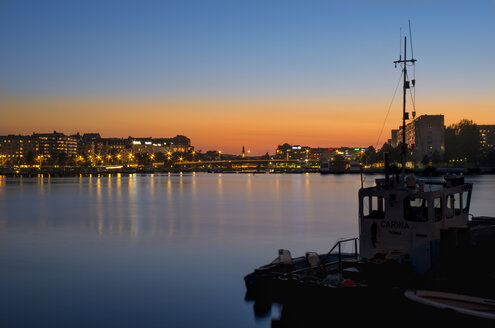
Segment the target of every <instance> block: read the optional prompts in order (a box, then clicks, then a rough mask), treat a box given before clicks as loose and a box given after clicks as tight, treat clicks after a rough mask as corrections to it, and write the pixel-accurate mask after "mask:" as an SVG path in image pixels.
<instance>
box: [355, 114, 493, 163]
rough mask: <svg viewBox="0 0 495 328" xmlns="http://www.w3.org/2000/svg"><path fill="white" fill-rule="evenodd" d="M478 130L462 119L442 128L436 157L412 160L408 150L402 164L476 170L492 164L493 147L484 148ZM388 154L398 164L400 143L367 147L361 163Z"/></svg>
mask: <svg viewBox="0 0 495 328" xmlns="http://www.w3.org/2000/svg"><path fill="white" fill-rule="evenodd" d="M492 133H493V132H492ZM482 140H483V139H482V136H481V132H480V129H479V127H478V125H477V124H476V123H474V122H473V121H471V120H467V119H462V120H461V121H460V122H459V123H454V124H451V125H449V126H447V127H446V128H445V151H444V152H443V154H440V152H438V151H436V150H435V151H434V152H433V154H432V155H431V156H426V155H425V156H424V157H423V158H415V154H414V150H413V149H410V148H408V149H407V155H406V161H407V162H413V163H415V166H416V167H419V166H421V165H422V166H429V165H432V166H446V167H467V168H468V167H480V166H494V165H495V149H494V147H493V145H491V146H487V145H484V144H483V143H482ZM385 152H388V153H389V154H390V158H391V162H392V163H400V162H401V152H402V143H400V144H398V145H397V147H392V145H390V144H389V143H385V144H384V145H383V146H382V148H381V149H380V150H378V151H377V150H376V149H375V148H374V147H373V146H369V147H368V149H367V150H366V152H364V154H363V156H362V158H361V162H362V163H363V164H364V165H373V164H377V163H382V162H383V158H384V157H383V156H384V153H385Z"/></svg>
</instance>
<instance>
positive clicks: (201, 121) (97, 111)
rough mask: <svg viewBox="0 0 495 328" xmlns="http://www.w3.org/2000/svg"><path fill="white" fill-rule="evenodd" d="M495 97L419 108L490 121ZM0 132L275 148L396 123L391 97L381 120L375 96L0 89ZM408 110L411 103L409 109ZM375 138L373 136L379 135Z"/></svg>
mask: <svg viewBox="0 0 495 328" xmlns="http://www.w3.org/2000/svg"><path fill="white" fill-rule="evenodd" d="M494 103H495V102H494V99H474V100H473V99H469V100H466V99H462V100H456V99H454V100H452V99H451V100H447V101H445V100H443V99H427V100H425V99H422V100H421V104H419V103H418V104H417V106H416V111H417V115H424V114H431V115H433V114H444V115H445V124H446V125H450V124H452V123H456V122H458V121H459V120H461V119H463V118H467V119H470V120H473V121H474V122H475V123H478V124H495V120H494V119H493V114H492V113H493V112H494ZM0 107H1V108H2V120H1V122H0V134H1V135H6V134H31V133H33V132H51V131H53V130H57V131H59V132H63V133H65V134H74V133H77V132H80V133H90V132H99V133H100V134H101V136H102V137H124V138H126V137H128V136H135V137H150V136H151V137H173V136H175V135H177V134H182V135H185V136H187V137H189V138H190V139H191V143H192V145H193V146H194V147H195V149H196V150H202V151H203V152H206V151H208V150H222V153H226V154H227V153H230V154H240V153H241V150H242V147H243V146H245V148H246V149H249V150H251V153H250V154H251V155H260V154H264V153H266V152H268V153H270V154H273V153H274V150H275V148H276V147H277V145H278V144H282V143H285V142H287V143H289V144H299V145H302V146H310V147H340V146H348V147H355V146H356V147H368V146H370V145H372V146H374V147H377V148H380V147H381V146H382V145H383V143H384V142H386V141H387V139H389V138H390V130H391V129H395V128H398V126H399V124H400V123H401V107H400V105H399V103H398V102H397V101H396V102H395V103H394V106H393V107H392V109H391V112H390V115H389V116H388V118H387V120H386V124H385V125H384V126H383V131H382V133H381V136H380V138H379V135H380V131H381V130H382V125H383V122H384V120H385V116H386V114H387V109H388V104H387V103H386V102H385V101H382V100H377V99H371V100H369V99H367V100H362V99H350V100H349V99H347V100H343V99H335V100H329V99H324V100H300V99H299V100H239V99H234V100H232V99H228V100H222V101H217V100H212V99H206V100H187V99H186V100H184V99H179V100H141V99H131V100H129V99H121V100H120V99H119V100H114V99H78V98H47V97H45V98H41V97H36V98H35V97H2V98H1V100H0ZM408 111H411V110H410V109H408ZM378 138H379V139H378Z"/></svg>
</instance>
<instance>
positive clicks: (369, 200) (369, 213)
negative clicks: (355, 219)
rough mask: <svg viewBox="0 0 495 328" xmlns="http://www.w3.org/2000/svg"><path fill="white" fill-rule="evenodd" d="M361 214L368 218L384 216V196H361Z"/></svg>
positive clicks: (381, 217)
mask: <svg viewBox="0 0 495 328" xmlns="http://www.w3.org/2000/svg"><path fill="white" fill-rule="evenodd" d="M363 216H364V217H365V218H369V219H383V218H384V217H385V198H383V197H381V196H366V197H363Z"/></svg>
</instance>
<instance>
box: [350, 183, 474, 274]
mask: <svg viewBox="0 0 495 328" xmlns="http://www.w3.org/2000/svg"><path fill="white" fill-rule="evenodd" d="M471 192H472V184H471V183H464V178H463V177H458V176H446V177H445V180H444V181H438V182H431V181H430V182H425V180H421V179H417V178H416V177H414V176H407V177H406V178H405V179H395V180H391V179H389V178H386V179H377V180H376V184H375V186H374V187H370V188H362V189H361V190H360V191H359V240H360V243H359V244H360V245H359V248H360V250H359V253H360V257H361V260H362V261H364V262H370V263H381V262H385V261H388V260H395V261H397V262H399V263H410V264H412V266H413V270H414V273H417V274H423V273H425V272H426V271H427V270H428V269H430V268H431V267H432V265H433V264H434V263H435V261H436V260H438V258H439V256H440V231H441V230H442V229H448V228H450V227H462V226H466V224H467V223H468V215H469V204H470V201H471Z"/></svg>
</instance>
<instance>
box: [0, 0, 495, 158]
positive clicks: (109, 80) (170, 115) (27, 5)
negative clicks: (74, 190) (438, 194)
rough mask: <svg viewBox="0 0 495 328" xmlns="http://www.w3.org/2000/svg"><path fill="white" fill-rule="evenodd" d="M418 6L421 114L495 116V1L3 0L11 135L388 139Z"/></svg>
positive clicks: (2, 79)
mask: <svg viewBox="0 0 495 328" xmlns="http://www.w3.org/2000/svg"><path fill="white" fill-rule="evenodd" d="M409 20H411V23H412V32H413V34H412V37H413V45H414V48H413V49H414V55H415V57H416V59H417V60H418V63H417V65H416V80H417V88H416V104H417V112H418V115H423V114H445V122H446V124H451V123H455V122H458V121H459V120H460V119H463V118H468V119H472V120H474V121H475V122H477V123H480V124H494V123H495V120H494V119H493V113H494V110H495V105H494V104H495V87H494V86H495V83H494V82H493V81H494V79H493V77H494V76H495V64H494V63H493V57H494V54H495V41H494V40H495V0H469V1H456V0H424V1H400V0H396V1H393V0H386V1H385V0H382V1H373V0H361V1H359V0H346V1H344V0H342V1H331V0H300V1H294V0H263V1H261V0H177V1H166V0H162V1H158V0H148V1H146V0H63V1H62V0H44V1H42V0H0V110H1V112H2V120H0V134H8V133H22V134H25V133H32V132H33V131H53V130H55V129H58V130H61V131H63V132H66V133H74V132H78V131H79V132H95V131H96V132H100V133H102V135H103V136H122V137H126V136H128V135H136V136H138V135H141V136H173V135H175V134H185V135H187V136H189V137H190V138H191V139H192V140H193V144H194V145H196V146H197V147H198V149H203V150H206V149H222V150H224V151H227V152H240V150H241V149H242V146H243V145H246V146H247V147H248V148H251V149H252V150H253V153H254V154H256V153H261V154H264V153H265V152H266V151H270V152H272V151H273V149H274V148H275V147H276V145H277V144H279V143H284V142H289V143H295V144H303V145H308V146H324V147H325V146H338V145H351V146H354V145H357V146H364V147H365V146H369V145H374V146H381V145H382V144H383V142H384V141H386V140H387V138H389V136H390V130H391V129H393V128H397V126H398V125H399V124H400V121H401V118H400V115H401V114H400V113H401V109H400V108H401V106H400V95H398V96H397V97H396V98H397V99H396V101H395V103H394V106H393V107H390V108H392V111H391V112H390V115H387V111H388V108H389V103H390V102H391V98H392V95H393V94H394V90H395V88H396V86H397V84H398V81H399V78H400V68H394V65H393V61H394V60H397V59H398V57H399V52H400V50H401V48H402V39H401V34H400V31H401V29H402V36H404V35H405V34H408V21H409ZM411 73H412V71H411ZM399 94H400V92H399ZM409 110H410V109H409ZM20 117H22V118H23V119H22V120H20V119H19V118H20ZM385 118H387V119H385Z"/></svg>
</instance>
